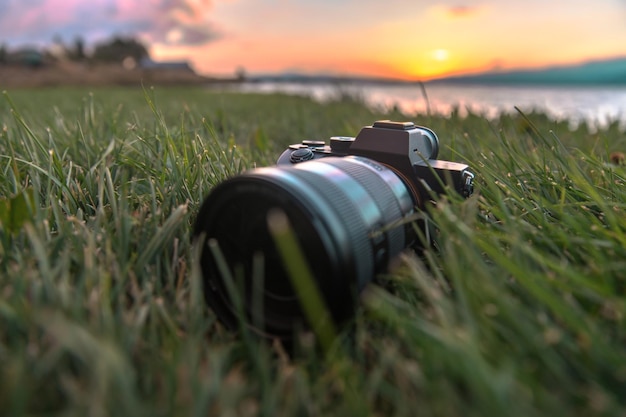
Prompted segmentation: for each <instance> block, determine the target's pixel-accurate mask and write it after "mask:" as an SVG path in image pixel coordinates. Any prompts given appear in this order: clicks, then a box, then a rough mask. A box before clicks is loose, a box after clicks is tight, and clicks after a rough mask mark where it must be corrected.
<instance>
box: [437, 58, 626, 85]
mask: <svg viewBox="0 0 626 417" xmlns="http://www.w3.org/2000/svg"><path fill="white" fill-rule="evenodd" d="M431 82H434V83H439V82H442V83H443V82H445V83H459V84H539V85H626V58H616V59H609V60H604V61H591V62H587V63H583V64H580V65H572V66H558V67H551V68H545V69H538V70H519V71H493V72H485V73H481V74H474V75H460V76H455V77H445V78H440V79H436V80H432V81H431Z"/></svg>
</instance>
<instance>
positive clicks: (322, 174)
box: [194, 120, 474, 340]
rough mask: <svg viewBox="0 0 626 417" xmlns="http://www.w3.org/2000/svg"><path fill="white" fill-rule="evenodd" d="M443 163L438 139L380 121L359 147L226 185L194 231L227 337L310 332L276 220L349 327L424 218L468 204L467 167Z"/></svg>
mask: <svg viewBox="0 0 626 417" xmlns="http://www.w3.org/2000/svg"><path fill="white" fill-rule="evenodd" d="M438 152H439V140H438V138H437V136H436V135H435V133H434V132H433V131H432V130H430V129H428V128H425V127H420V126H416V125H415V124H413V123H412V122H392V121H387V120H385V121H378V122H375V123H374V124H373V125H372V126H366V127H364V128H363V129H362V130H361V131H360V132H359V133H358V135H357V136H356V137H355V138H352V137H332V138H331V139H330V143H329V144H327V143H326V142H324V141H314V140H306V141H302V142H301V143H298V144H294V145H291V146H289V148H288V149H287V150H286V151H285V152H283V153H282V155H281V156H280V157H279V159H278V163H277V165H276V166H273V167H264V168H256V169H253V170H250V171H247V172H244V173H242V174H240V175H237V176H234V177H232V178H229V179H227V180H225V181H224V182H222V183H220V184H218V185H217V186H216V187H215V188H214V189H213V190H211V192H210V194H209V195H208V196H207V198H206V199H205V201H204V202H203V204H202V206H201V207H200V211H199V213H198V216H197V219H196V223H195V227H194V240H195V242H196V245H197V247H198V249H199V251H198V253H199V255H200V257H199V259H198V262H199V266H200V271H201V272H202V278H203V284H204V286H203V290H204V296H205V299H206V301H207V303H208V305H209V306H210V307H211V308H212V309H213V311H214V312H215V313H216V315H217V316H218V318H219V319H220V321H222V322H223V323H224V324H225V325H226V326H227V327H230V328H235V327H237V324H238V323H241V322H242V321H243V322H244V323H246V325H247V326H249V327H250V328H251V329H253V330H254V331H256V332H258V333H259V334H262V335H266V336H269V337H277V338H280V339H283V340H288V339H290V338H292V337H293V335H294V332H295V331H296V330H297V329H301V328H303V327H308V326H309V325H313V323H311V320H315V319H316V318H312V317H309V316H308V315H307V314H305V312H304V310H303V306H302V304H301V301H302V299H301V297H302V294H300V293H298V291H297V289H296V288H295V287H294V282H295V279H298V278H302V277H294V276H293V274H294V272H293V269H291V270H290V268H288V267H287V263H288V262H289V261H291V260H293V258H287V259H286V258H285V253H284V250H283V249H281V247H279V245H278V243H277V240H276V235H275V233H274V232H273V230H274V229H273V228H272V227H271V223H272V219H273V218H274V219H275V218H276V216H275V214H276V213H278V212H279V213H280V215H281V216H282V218H284V219H286V221H287V222H286V223H287V224H288V225H289V228H290V229H291V232H292V235H293V236H295V238H296V241H295V243H294V246H297V247H298V251H299V253H301V254H304V257H305V259H304V260H303V261H302V262H303V263H304V264H305V265H302V266H303V267H304V268H306V271H307V274H306V275H308V276H311V277H313V279H314V281H315V282H314V285H315V286H316V287H317V292H319V294H320V295H321V299H322V302H323V305H324V306H325V308H326V310H327V312H328V313H329V314H327V315H324V316H325V317H330V318H331V319H332V320H333V321H334V322H342V321H345V320H346V319H348V318H349V317H351V316H352V315H353V313H354V308H355V305H356V303H357V301H358V297H359V294H360V292H361V291H362V290H363V289H364V288H365V286H366V285H367V284H368V283H369V282H371V281H372V280H374V278H375V276H376V275H377V274H379V273H381V272H384V271H385V270H386V269H387V268H388V266H389V263H390V262H391V260H392V259H394V258H395V257H396V256H397V255H398V254H400V253H401V252H402V251H404V250H406V249H408V248H413V249H415V248H416V247H418V246H419V243H420V241H419V239H417V234H416V233H415V230H416V227H415V225H414V223H415V222H416V218H418V217H420V216H419V212H420V211H421V210H424V209H425V208H426V206H427V204H428V203H429V202H431V201H433V200H436V199H437V198H438V196H440V195H441V194H445V193H447V192H449V191H450V190H453V192H457V193H459V194H460V195H461V196H464V197H468V196H469V195H470V194H472V190H473V178H474V175H473V174H472V173H471V171H470V169H469V167H468V166H467V165H465V164H460V163H455V162H448V161H442V160H437V159H436V157H437V154H438ZM416 214H418V215H417V216H416ZM418 226H419V225H418ZM298 262H300V261H298ZM300 271H302V269H300ZM233 281H235V282H236V284H233ZM233 291H235V293H234V292H233ZM319 319H320V320H325V319H323V318H321V317H320V318H319Z"/></svg>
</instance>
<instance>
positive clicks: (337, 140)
mask: <svg viewBox="0 0 626 417" xmlns="http://www.w3.org/2000/svg"><path fill="white" fill-rule="evenodd" d="M438 154H439V138H438V137H437V135H436V134H435V132H433V131H432V130H431V129H428V128H426V127H423V126H417V125H415V124H414V123H413V122H394V121H390V120H380V121H377V122H374V124H373V125H372V126H365V127H364V128H363V129H361V131H360V132H359V134H358V135H357V136H356V137H348V136H333V137H331V138H330V144H326V142H324V141H317V140H303V141H302V142H301V143H298V144H293V145H290V146H289V148H288V149H287V150H286V151H285V152H283V153H282V155H280V157H279V158H278V162H277V165H279V166H280V165H291V164H297V163H301V162H305V161H309V160H313V159H318V158H324V157H328V156H348V155H355V156H364V157H366V158H370V159H373V160H375V161H377V162H380V163H382V164H384V165H385V166H387V167H390V168H391V169H392V170H393V171H394V172H395V173H396V174H397V175H399V176H400V177H401V178H402V179H403V181H404V182H405V183H406V185H407V186H409V187H410V188H411V190H412V192H413V194H414V197H415V198H416V199H419V201H418V202H417V205H418V206H421V204H423V202H426V201H428V200H430V199H431V195H432V193H433V192H434V193H436V194H442V193H444V185H445V184H448V185H450V186H451V187H452V188H453V189H454V190H456V191H457V192H458V193H459V194H461V195H462V196H463V197H466V198H467V197H469V196H470V195H471V194H472V192H473V179H474V174H473V173H472V172H471V171H470V169H469V166H467V165H465V164H460V163H457V162H450V161H443V160H438V159H436V158H437V155H438Z"/></svg>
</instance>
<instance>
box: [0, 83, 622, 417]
mask: <svg viewBox="0 0 626 417" xmlns="http://www.w3.org/2000/svg"><path fill="white" fill-rule="evenodd" d="M382 118H388V119H396V120H413V121H415V122H417V123H419V124H422V125H425V126H428V127H430V128H432V129H433V130H435V131H436V132H437V134H438V136H439V138H440V141H441V147H442V150H441V152H440V155H439V157H440V159H447V160H453V161H459V162H464V163H467V164H469V165H470V166H471V167H472V168H473V170H474V172H475V173H476V174H477V176H476V189H475V193H474V195H473V196H472V197H471V198H469V199H467V200H463V201H460V200H458V199H450V200H448V199H443V200H442V201H440V202H439V203H438V204H437V206H436V207H433V208H431V209H429V211H428V216H429V217H430V218H431V220H432V222H433V223H434V224H435V225H436V227H437V230H438V234H437V248H436V249H435V248H431V249H429V250H426V251H425V252H424V253H423V254H422V255H421V256H417V255H415V254H412V253H406V254H404V255H403V256H402V257H401V259H400V260H399V262H397V263H396V264H395V266H394V268H393V270H392V271H390V272H389V273H387V274H384V275H382V276H379V277H378V280H377V282H376V283H372V284H370V285H369V286H368V288H367V289H366V290H365V291H364V293H363V294H362V299H361V302H360V305H359V307H358V310H357V311H356V313H355V316H354V320H353V321H352V322H351V323H349V324H348V325H346V326H344V327H341V328H340V331H339V334H338V336H337V338H336V339H335V340H334V341H333V343H332V346H331V347H330V349H329V350H327V351H323V350H322V349H320V348H319V347H318V346H316V344H315V342H314V340H313V339H312V338H311V337H310V336H308V335H303V336H302V338H301V339H300V340H299V347H298V352H297V354H296V355H294V356H288V355H286V354H285V351H284V349H282V347H281V346H280V344H278V343H270V342H267V341H264V340H259V339H257V338H256V337H254V336H253V335H251V334H249V333H247V332H243V333H231V332H228V331H226V330H225V329H224V328H223V327H222V326H221V325H220V324H219V322H218V321H217V320H216V317H215V315H214V314H213V312H212V311H211V310H209V309H208V308H207V307H206V305H205V303H204V300H203V298H202V290H201V286H202V280H201V276H200V274H199V273H198V270H197V268H195V264H194V251H193V247H192V245H191V235H192V226H193V222H194V220H195V215H196V213H197V211H198V209H199V207H200V204H201V203H202V201H203V198H204V196H206V195H207V194H208V192H209V190H210V189H211V188H212V187H213V186H214V185H215V184H217V183H219V182H220V181H222V180H224V179H225V178H227V177H229V176H232V175H235V174H237V173H239V172H241V171H242V170H244V169H247V168H251V167H254V166H262V165H269V164H272V163H273V162H274V161H275V159H276V157H277V156H278V155H279V154H280V153H281V152H282V150H284V149H285V146H286V145H288V144H290V143H294V142H299V141H301V140H302V139H327V138H328V137H329V136H331V135H347V136H354V135H355V134H356V133H357V132H358V130H359V129H360V128H361V127H362V126H364V125H367V124H371V123H372V122H373V121H374V120H378V119H382ZM0 127H1V131H0V170H1V173H0V222H1V223H0V415H7V416H35V415H37V416H39V415H64V416H84V415H92V416H100V415H115V416H143V415H145V416H169V415H176V416H180V415H193V416H205V415H259V414H262V415H267V416H282V415H284V416H287V415H324V416H327V415H337V416H355V415H379V416H392V415H398V416H403V415H406V416H414V415H423V416H429V415H436V416H455V415H458V416H542V415H545V416H554V415H572V416H573V415H581V416H593V415H598V416H605V415H607V416H608V415H611V416H613V415H622V416H624V415H626V396H624V394H625V393H626V348H625V346H626V321H625V314H626V297H625V295H626V294H625V293H626V272H625V271H626V217H625V209H626V191H625V189H624V182H625V176H626V167H624V166H616V165H613V164H611V163H610V157H609V155H610V153H611V152H613V151H625V150H626V135H625V133H624V131H623V130H621V129H620V128H619V126H618V125H617V123H614V124H612V125H609V126H606V127H603V128H600V129H596V128H595V127H590V126H586V125H581V126H578V127H577V128H575V129H573V128H571V127H570V126H569V125H568V123H567V122H558V121H555V120H551V119H549V118H548V117H546V116H545V115H542V114H515V115H509V116H501V117H500V118H499V119H496V120H487V119H486V118H485V117H483V116H481V115H477V114H470V115H469V116H467V117H460V116H459V115H458V114H453V115H451V116H450V117H448V118H444V117H440V116H429V115H420V116H418V117H416V116H414V115H402V114H399V113H397V112H394V113H391V114H381V113H376V112H374V111H372V110H370V109H368V108H366V107H365V106H364V105H362V104H361V103H360V102H359V101H358V100H355V99H350V97H345V96H344V97H340V99H338V100H336V101H333V102H330V103H326V104H319V103H315V102H313V101H311V100H309V99H307V98H302V97H290V96H282V95H253V94H246V95H244V94H236V93H226V92H219V91H210V90H200V89H197V88H196V89H192V88H189V89H185V88H169V89H168V88H156V89H146V90H145V91H143V90H141V89H121V88H120V89H117V88H114V89H94V90H91V91H89V90H81V89H69V88H64V89H47V90H16V91H9V92H8V93H5V94H4V95H2V96H1V97H0Z"/></svg>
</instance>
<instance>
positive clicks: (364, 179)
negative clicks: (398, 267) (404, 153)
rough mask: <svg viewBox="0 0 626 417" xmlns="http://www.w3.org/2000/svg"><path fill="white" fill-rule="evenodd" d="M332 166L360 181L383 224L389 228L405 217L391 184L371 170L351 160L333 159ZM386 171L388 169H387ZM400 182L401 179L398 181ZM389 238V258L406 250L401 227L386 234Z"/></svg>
mask: <svg viewBox="0 0 626 417" xmlns="http://www.w3.org/2000/svg"><path fill="white" fill-rule="evenodd" d="M332 165H334V166H336V167H338V168H340V169H341V170H342V171H344V172H346V173H348V174H349V175H350V176H352V177H353V178H354V179H355V180H356V181H358V182H359V183H360V184H361V185H362V186H363V187H364V188H365V189H366V190H367V191H368V193H369V195H370V196H371V198H372V200H374V201H375V202H376V205H377V206H378V208H379V209H380V211H381V213H382V218H381V224H380V225H379V226H383V227H384V226H388V225H389V224H390V223H392V222H395V221H398V220H399V219H401V218H402V217H404V213H402V210H401V208H400V204H399V202H398V199H397V197H396V196H395V194H394V193H393V191H392V190H391V189H390V187H389V184H387V182H385V180H384V179H383V178H381V177H380V176H379V175H377V174H376V172H374V171H372V170H371V169H370V168H367V167H365V166H363V165H362V164H360V163H358V162H355V161H354V160H351V159H345V158H344V159H333V161H332ZM385 169H386V168H385ZM398 181H400V179H398ZM385 236H386V237H387V239H386V241H387V250H388V251H389V256H390V257H393V256H395V255H397V254H398V253H400V252H401V251H402V250H403V249H404V248H405V233H404V229H403V228H401V227H394V228H392V229H390V230H387V231H386V232H385Z"/></svg>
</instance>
